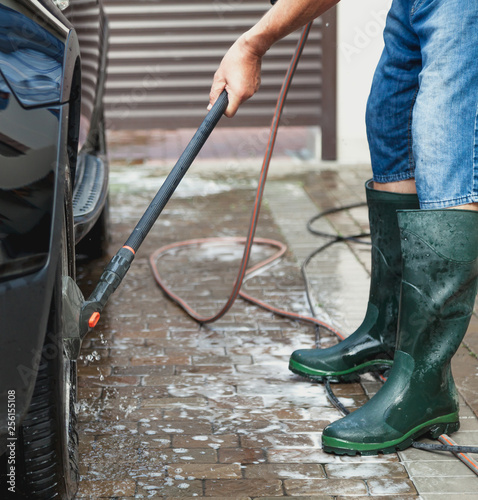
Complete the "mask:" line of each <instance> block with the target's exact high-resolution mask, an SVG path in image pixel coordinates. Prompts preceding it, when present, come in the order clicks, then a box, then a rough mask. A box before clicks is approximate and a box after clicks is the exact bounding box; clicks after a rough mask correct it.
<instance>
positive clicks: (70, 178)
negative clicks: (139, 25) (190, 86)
mask: <svg viewBox="0 0 478 500" xmlns="http://www.w3.org/2000/svg"><path fill="white" fill-rule="evenodd" d="M88 3H89V2H85V1H84V0H81V2H78V4H75V0H72V4H71V6H70V7H69V8H68V9H67V10H66V11H65V14H66V15H68V16H69V19H71V20H72V21H73V23H70V20H67V18H66V17H65V16H64V15H63V14H62V13H61V12H60V11H59V10H58V9H57V8H56V7H54V6H53V4H51V2H48V1H45V0H31V1H28V0H0V355H1V362H0V454H1V453H2V452H3V451H4V444H5V435H6V425H7V417H6V408H7V405H6V403H5V402H6V397H7V391H8V390H12V389H13V390H15V403H16V417H17V425H18V424H19V423H20V422H21V420H22V418H23V417H24V415H25V414H26V412H27V410H28V407H29V404H30V399H31V395H32V391H33V385H34V382H35V378H36V373H37V371H38V364H39V361H40V357H41V349H42V346H43V344H44V341H45V335H46V330H47V321H48V315H49V310H50V304H51V301H52V295H53V287H54V282H55V276H56V272H57V269H58V265H59V256H60V240H61V230H62V225H63V221H64V211H65V190H66V189H67V186H71V188H72V185H73V183H74V174H73V173H72V170H74V167H75V165H74V164H72V163H73V162H74V161H75V160H76V153H77V151H78V137H79V132H78V129H79V128H80V112H79V102H80V100H79V96H78V95H75V89H80V88H81V87H80V84H79V78H80V75H83V79H84V78H87V80H88V81H87V83H84V82H83V84H84V85H83V88H82V90H83V89H85V92H86V94H85V95H86V98H85V100H84V104H83V106H82V108H81V109H82V113H81V114H82V115H83V119H82V127H83V129H84V133H83V135H84V137H85V140H84V141H83V143H84V147H83V149H82V151H80V152H79V154H80V155H81V154H95V151H92V149H93V147H92V139H91V138H92V137H94V131H93V129H94V128H95V127H98V122H99V118H98V116H97V115H99V114H100V112H99V111H98V110H97V107H98V103H99V102H100V100H101V97H102V93H103V90H102V86H103V84H104V81H103V79H104V76H103V75H104V73H105V67H104V66H105V64H106V55H105V53H106V49H105V48H104V47H103V45H104V44H105V40H106V34H105V33H106V32H107V24H106V21H105V20H104V19H105V18H104V14H103V11H102V8H101V3H98V2H97V1H96V0H93V1H92V2H91V3H92V4H94V10H93V12H96V13H97V15H98V22H97V23H96V24H95V23H93V24H91V25H90V26H88V25H87V24H86V25H85V24H84V23H83V25H82V23H81V17H82V16H84V12H85V6H87V7H88V8H89V7H91V6H89V5H87V4H88ZM88 15H91V12H90V13H89V14H88ZM70 16H71V18H70ZM75 21H78V23H79V28H78V32H80V33H81V35H82V37H84V36H85V33H88V32H89V40H90V42H89V43H90V44H91V43H92V40H94V43H93V45H94V46H95V49H93V48H92V46H90V47H89V50H86V53H87V54H88V57H86V59H85V60H83V59H81V58H80V46H79V43H78V35H77V31H76V29H74V28H73V26H74V22H75ZM92 26H93V29H91V28H92ZM95 30H96V31H95ZM96 32H97V34H96V35H95V33H96ZM92 35H94V36H92ZM95 37H96V38H95ZM92 60H93V61H94V60H96V62H94V63H92ZM80 62H81V67H82V69H84V68H85V67H86V70H85V71H82V72H81V73H80V71H79V69H80ZM91 89H93V90H91ZM88 95H90V97H88ZM91 96H93V97H94V99H93V101H92V104H90V105H88V101H89V100H90V101H91ZM100 153H101V152H100ZM70 167H72V168H71V170H70ZM106 182H107V181H106ZM105 187H106V184H105V185H104V186H103V190H105ZM68 189H70V187H68ZM105 198H106V195H105V194H104V195H103V196H102V197H100V199H99V203H98V206H97V207H96V212H98V213H96V212H95V214H94V216H97V215H99V212H100V211H101V208H102V205H101V204H104V200H105ZM93 223H94V217H93V219H92V218H91V217H90V219H89V221H88V224H89V226H91V225H92V224H93ZM84 232H85V231H83V233H84Z"/></svg>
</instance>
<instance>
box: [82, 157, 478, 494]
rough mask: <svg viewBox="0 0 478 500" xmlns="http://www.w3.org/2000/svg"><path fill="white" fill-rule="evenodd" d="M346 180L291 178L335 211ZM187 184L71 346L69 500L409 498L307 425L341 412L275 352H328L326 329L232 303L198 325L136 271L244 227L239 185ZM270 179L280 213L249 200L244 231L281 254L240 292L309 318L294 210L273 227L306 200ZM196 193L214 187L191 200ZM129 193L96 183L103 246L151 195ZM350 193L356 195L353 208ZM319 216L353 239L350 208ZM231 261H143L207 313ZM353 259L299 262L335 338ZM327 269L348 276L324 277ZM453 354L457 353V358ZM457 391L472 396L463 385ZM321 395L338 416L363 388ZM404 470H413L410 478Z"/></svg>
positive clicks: (352, 280)
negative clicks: (257, 213) (75, 354)
mask: <svg viewBox="0 0 478 500" xmlns="http://www.w3.org/2000/svg"><path fill="white" fill-rule="evenodd" d="M131 168H135V167H134V166H131ZM113 170H114V167H113ZM148 175H149V174H148ZM360 175H362V174H360V172H359V173H358V174H357V175H355V176H354V175H352V176H349V177H347V176H346V175H345V174H344V177H343V178H340V176H338V175H337V173H336V172H331V173H330V172H329V173H328V172H322V173H318V174H312V173H311V174H307V175H306V176H305V177H303V178H302V180H303V181H305V183H306V184H305V189H306V190H307V192H308V194H309V196H310V197H311V198H308V200H309V202H310V199H312V200H314V203H315V206H316V207H318V208H321V207H330V206H337V205H338V204H340V203H341V200H342V199H343V196H348V197H349V198H351V199H352V198H354V194H353V193H355V191H354V190H355V188H356V185H359V184H360V183H359V181H358V178H359V177H360ZM116 178H117V177H116ZM148 178H149V177H148ZM151 179H153V180H154V177H153V175H152V174H151ZM194 179H195V181H196V184H197V185H195V184H194V183H190V184H189V186H190V187H189V194H188V195H187V196H185V195H179V196H175V197H173V198H172V200H171V201H170V203H169V204H168V207H167V208H166V209H165V211H164V213H163V215H162V216H161V218H160V219H159V220H158V222H157V224H156V225H155V227H154V228H153V231H152V232H151V234H150V235H149V236H148V238H147V239H146V240H145V243H144V245H143V247H142V248H141V249H140V251H139V252H138V254H137V257H136V259H135V261H134V262H133V264H132V266H131V270H130V272H129V273H128V275H127V277H126V278H125V280H124V283H123V284H122V285H121V286H120V288H119V289H118V290H117V292H116V293H115V294H114V295H113V296H112V298H111V300H110V302H109V303H108V305H107V307H106V308H105V310H104V311H103V314H102V317H101V320H100V323H99V324H98V326H97V327H96V329H95V330H94V331H93V332H91V333H90V334H89V335H88V337H87V339H86V341H85V343H84V348H83V350H82V357H81V359H80V363H79V403H78V409H79V430H80V443H81V444H80V446H81V456H80V471H81V481H80V490H79V493H78V498H81V499H85V498H91V499H93V498H95V499H97V498H110V499H117V500H121V499H126V498H128V499H131V498H159V499H163V500H175V499H184V498H189V499H192V498H197V497H206V498H208V499H209V500H219V499H221V500H224V499H229V498H230V499H242V500H246V499H247V500H271V499H272V498H278V497H294V498H295V499H296V500H337V499H345V498H347V499H349V500H350V499H353V498H357V499H358V498H366V497H372V498H374V499H375V500H378V499H380V498H387V499H394V500H399V499H403V500H410V499H412V498H417V490H416V488H415V485H414V483H413V477H412V478H411V479H410V476H409V473H408V471H407V469H406V468H405V466H404V464H402V463H400V461H399V457H398V456H397V455H396V454H392V455H386V456H378V457H359V456H358V457H347V456H344V457H339V456H335V455H330V454H327V453H325V452H323V451H322V449H321V447H320V439H321V432H322V430H323V429H324V427H325V426H326V425H328V424H329V423H330V422H332V421H334V420H337V419H338V418H340V417H341V415H340V413H339V412H338V411H337V410H336V409H335V408H334V407H333V406H332V405H331V403H330V402H329V400H328V398H327V395H326V392H325V390H324V387H323V385H322V384H317V383H311V382H310V381H308V380H305V379H302V378H301V377H298V376H297V375H294V374H292V373H291V372H289V370H288V359H289V356H290V354H291V352H292V351H293V350H294V349H298V348H313V347H315V346H317V345H321V346H323V347H325V346H328V345H333V344H335V343H336V342H337V340H336V339H335V338H334V337H333V336H331V334H330V333H329V332H326V331H319V332H316V331H315V329H314V327H312V326H310V325H309V324H306V323H301V322H298V321H293V320H288V319H285V318H283V317H278V316H274V315H272V313H270V312H269V311H264V310H262V309H258V308H257V307H255V306H252V305H251V304H250V303H247V302H245V301H242V300H238V301H237V302H236V303H235V304H234V306H233V307H232V309H231V310H230V311H229V312H228V314H227V315H226V316H225V317H223V318H222V319H221V320H219V321H218V322H216V323H213V324H207V325H198V324H197V323H196V322H195V321H193V320H192V319H191V318H189V317H188V316H187V315H186V314H185V313H184V312H183V311H182V309H180V308H179V307H178V306H177V305H176V304H174V303H172V302H171V301H169V300H168V299H167V298H166V297H165V296H164V294H163V293H162V292H161V291H160V290H159V289H158V287H157V285H156V283H155V281H154V279H153V277H152V274H151V269H150V265H149V263H148V258H149V255H150V254H151V253H152V252H153V251H154V250H156V249H157V248H159V247H160V246H162V245H167V244H171V243H174V242H177V241H179V240H186V239H188V240H189V239H193V238H204V237H217V236H243V235H244V234H245V231H246V228H247V225H248V223H249V218H250V206H251V203H252V201H253V198H254V189H253V187H252V186H251V184H247V185H244V184H243V185H241V186H239V185H236V184H235V181H234V182H233V181H230V182H229V184H228V183H225V182H222V183H221V182H217V181H214V180H212V181H211V180H208V181H207V183H206V180H205V179H202V178H199V177H198V178H197V179H196V178H194ZM344 179H347V180H346V181H345V180H344ZM360 181H361V180H360ZM274 182H278V183H279V184H280V186H279V187H281V186H282V187H281V189H282V188H284V192H286V193H287V192H288V193H289V194H290V193H292V194H290V196H288V198H283V199H282V202H281V203H277V206H278V210H279V211H282V213H283V214H285V215H280V214H279V215H280V217H279V215H277V214H276V213H275V212H274V210H273V209H274V207H273V206H272V204H269V203H266V204H264V206H263V208H262V213H261V219H260V221H259V225H258V235H259V236H262V237H267V238H275V239H277V240H280V241H284V239H285V237H286V236H287V234H289V233H287V231H288V230H287V231H286V229H287V227H290V231H291V233H290V234H292V236H289V238H292V239H293V245H291V247H293V249H291V250H289V251H288V252H287V254H286V255H285V256H284V258H283V259H282V261H281V262H280V264H278V265H276V266H273V267H270V268H268V269H267V270H265V271H264V272H263V274H261V275H259V276H255V277H254V278H251V279H250V280H248V281H247V283H246V285H245V286H244V289H245V290H246V291H247V292H248V293H251V294H252V295H254V296H256V297H258V298H259V299H261V300H264V301H267V302H270V303H271V304H273V305H274V306H275V307H280V308H284V309H286V310H292V311H295V312H303V313H306V314H310V311H309V310H308V306H307V301H306V297H305V292H304V284H303V279H302V276H301V273H300V269H299V265H298V259H299V257H300V255H299V254H300V253H301V252H302V253H303V252H305V251H306V249H307V245H309V243H308V240H307V237H306V236H304V235H303V234H302V232H303V231H305V230H304V228H303V226H304V224H305V221H306V215H305V214H302V213H300V215H299V217H298V218H299V223H297V221H294V224H292V225H291V226H286V225H284V224H283V223H281V222H280V220H279V219H281V218H285V216H286V215H287V211H290V210H291V208H290V207H289V204H290V206H291V207H299V206H300V203H299V204H296V200H295V199H294V196H295V194H294V193H302V195H303V196H307V195H306V191H305V190H304V187H303V186H302V185H300V183H298V182H297V180H296V179H294V180H290V179H283V180H281V181H274ZM279 184H278V185H279ZM206 185H207V186H209V187H208V188H207V189H209V188H210V187H211V186H212V187H214V189H213V190H212V192H210V193H209V192H207V190H206V191H205V192H206V193H207V195H206V196H203V195H204V192H201V191H202V190H203V189H206V188H205V186H206ZM142 186H143V187H142V188H141V189H138V188H137V187H135V186H134V183H133V184H131V185H130V186H126V187H125V186H124V185H113V186H112V191H111V220H112V243H111V246H110V250H111V252H112V253H113V252H114V251H116V249H117V248H120V247H121V246H122V244H123V243H124V241H125V239H126V238H127V236H128V234H129V231H130V230H131V229H132V227H133V225H134V224H135V223H136V221H137V219H138V218H139V217H140V216H141V215H142V210H143V209H144V205H145V204H146V202H147V200H148V199H149V195H154V192H153V191H151V190H150V189H149V190H148V189H146V191H147V192H146V193H145V189H144V185H142ZM191 186H192V188H191ZM324 186H325V188H324ZM281 192H282V191H281ZM146 195H147V196H146ZM362 199H363V194H362V193H361V194H360V195H356V196H355V198H354V201H360V200H362ZM279 201H280V200H279ZM289 202H290V203H289ZM295 209H296V210H299V208H294V210H295ZM296 218H297V217H296ZM281 220H282V219H281ZM330 223H331V225H332V226H331V227H333V228H335V230H336V231H341V232H347V231H349V232H350V231H352V230H356V229H358V230H366V213H365V214H364V211H363V210H357V211H355V212H354V213H353V214H350V213H348V214H347V213H345V214H340V215H337V216H335V217H334V218H333V220H332V219H331V221H330ZM281 224H282V225H281ZM299 226H300V227H299ZM306 240H307V241H306ZM314 244H315V243H314ZM317 245H318V243H317ZM296 250H297V252H296ZM241 253H242V250H241V249H240V248H239V247H238V246H237V245H232V246H231V245H230V244H227V245H223V246H222V247H221V246H218V245H217V244H214V245H213V246H212V247H210V246H207V245H199V246H194V247H191V246H188V247H185V248H182V247H181V248H179V249H176V250H174V251H172V252H169V253H168V254H167V255H165V256H164V257H162V258H161V259H159V262H158V268H159V269H160V272H161V274H162V275H163V278H164V279H165V280H166V281H167V282H168V284H169V285H170V286H171V287H172V289H173V291H174V292H175V293H178V294H180V295H181V296H182V297H184V299H185V300H187V301H188V303H190V304H191V305H192V307H194V308H197V309H198V310H199V311H200V312H201V313H202V314H213V313H215V312H216V311H217V310H218V309H219V308H220V307H221V306H222V304H223V303H224V301H225V300H226V298H227V296H228V293H229V291H230V289H231V287H232V283H233V281H234V279H235V271H236V268H237V265H238V262H239V259H240V256H241ZM268 254H270V250H269V249H268V248H264V247H260V248H256V249H254V251H253V253H252V260H253V261H254V262H255V261H258V260H259V259H261V258H263V257H264V256H265V255H268ZM369 255H370V254H369V249H355V248H351V247H350V246H347V245H343V248H341V249H340V251H337V252H336V255H332V257H331V256H330V255H329V256H328V258H330V259H331V260H330V262H332V264H330V263H329V261H326V262H322V261H321V262H319V264H317V265H316V266H315V268H314V269H316V271H314V273H316V274H314V276H315V277H316V278H314V279H315V281H313V280H312V281H313V286H314V287H317V289H320V293H321V292H322V291H323V290H324V289H325V290H326V292H327V293H325V294H324V296H322V295H321V296H320V298H324V300H325V302H326V303H327V304H328V305H330V309H328V310H326V311H325V312H326V313H327V314H328V317H329V318H331V319H332V320H333V321H334V322H335V324H336V325H340V326H342V325H343V327H344V331H346V332H347V333H350V331H353V326H354V323H353V322H354V321H355V322H356V321H357V318H358V316H359V315H360V314H362V313H363V303H362V302H363V301H366V297H367V293H368V283H367V281H366V279H365V280H363V276H367V270H368V266H369V263H368V260H369ZM334 259H335V260H334ZM299 260H300V259H299ZM106 263H107V259H102V260H100V261H95V262H91V263H89V264H84V265H82V266H80V267H79V269H78V272H79V276H80V282H81V286H82V289H83V291H84V293H85V294H87V291H88V290H90V289H91V288H92V286H93V285H94V283H95V281H96V280H97V278H98V276H99V274H100V273H101V270H102V268H103V267H104V265H106ZM340 266H342V267H340ZM355 266H359V270H358V271H356V267H355ZM341 272H345V273H346V274H347V275H348V276H349V281H347V280H343V281H342V282H340V279H339V280H338V279H337V276H339V275H340V273H341ZM317 276H319V277H320V279H318V278H317ZM346 281H347V282H346ZM362 281H364V282H363V283H362ZM354 287H355V288H354ZM314 289H315V288H314ZM344 289H345V291H346V292H347V293H349V292H350V290H352V289H354V290H355V293H356V295H357V297H358V298H357V303H355V302H354V304H355V305H354V307H352V306H351V307H350V308H348V309H347V311H346V312H350V318H351V319H350V318H346V316H347V314H345V313H344V310H342V309H343V300H342V298H341V295H342V293H345V292H344ZM349 289H350V290H349ZM320 293H319V295H320ZM359 299H360V300H359ZM361 301H362V302H361ZM477 324H478V322H476V321H475V322H474V323H473V325H475V326H476V325H477ZM470 345H472V341H470ZM473 345H474V344H473ZM461 352H462V356H463V358H464V357H465V355H466V352H469V350H468V351H466V352H465V351H461ZM462 379H463V380H465V374H464V373H463V377H462ZM364 387H365V389H366V390H367V392H366V391H365V390H364ZM466 388H467V390H468V395H469V399H470V401H472V402H474V401H475V399H474V396H473V391H474V388H475V385H474V381H473V380H472V379H471V377H468V379H467V380H466ZM333 389H334V392H335V394H336V395H337V397H339V398H340V400H341V401H342V403H343V404H345V406H346V407H348V408H350V409H351V410H354V409H356V408H358V407H359V406H361V405H362V404H363V403H364V402H365V401H366V400H367V398H368V396H367V394H370V393H373V391H374V390H376V389H377V382H376V381H375V380H374V379H372V378H367V379H364V383H363V384H359V383H351V384H333ZM475 394H476V393H475ZM468 418H469V420H470V422H468V420H467V421H466V428H467V429H468V431H473V430H475V427H474V420H473V422H471V420H472V419H473V418H474V416H473V413H472V412H471V410H470V415H468ZM416 453H422V452H418V451H416ZM413 457H415V456H413ZM427 457H428V455H425V456H424V458H423V459H424V460H425V459H426V458H427ZM413 460H415V458H413ZM453 463H454V464H455V467H459V465H458V466H457V465H456V463H455V462H453ZM413 470H414V471H415V472H416V473H417V474H419V471H420V470H421V469H420V468H419V467H417V466H415V468H414V469H413ZM417 471H418V472H417ZM420 481H422V482H423V478H422V479H420ZM428 487H429V483H427V488H428ZM463 491H464V490H463Z"/></svg>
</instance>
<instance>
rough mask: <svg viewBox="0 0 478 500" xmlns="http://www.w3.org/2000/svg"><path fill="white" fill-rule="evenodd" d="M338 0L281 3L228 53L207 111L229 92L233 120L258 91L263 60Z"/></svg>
mask: <svg viewBox="0 0 478 500" xmlns="http://www.w3.org/2000/svg"><path fill="white" fill-rule="evenodd" d="M338 1H339V0H293V1H292V0H291V1H285V0H279V1H278V2H277V3H276V4H275V5H274V6H273V7H272V8H271V9H269V10H268V11H267V13H266V14H265V15H264V16H263V17H262V19H261V20H260V21H259V22H258V23H256V24H255V25H254V26H253V27H252V28H251V29H250V30H249V31H247V32H246V33H244V34H243V35H242V36H240V37H239V38H238V39H237V41H236V42H235V43H234V45H233V46H232V47H231V48H230V49H229V50H228V52H227V53H226V55H225V56H224V59H223V60H222V62H221V64H220V66H219V69H218V70H217V71H216V74H215V75H214V81H213V84H212V87H211V93H210V94H209V106H208V109H210V108H211V107H212V105H213V104H214V103H215V102H216V99H217V98H218V97H219V95H220V93H221V92H222V91H223V90H224V89H226V90H227V93H228V96H229V105H228V106H227V109H226V112H225V115H226V116H229V117H231V116H234V115H235V114H236V111H237V108H238V107H239V106H240V105H241V104H242V103H243V102H244V101H246V100H247V99H249V97H251V96H253V95H254V94H255V93H256V92H257V90H258V89H259V85H260V83H261V63H262V57H263V56H264V54H265V53H266V52H267V50H269V48H270V47H271V46H272V45H273V44H274V43H275V42H277V41H278V40H280V39H281V38H284V37H285V36H287V35H288V34H290V33H292V32H293V31H295V30H296V29H298V28H300V27H301V26H305V25H306V24H307V23H309V22H310V21H312V20H313V19H315V18H316V17H318V16H320V15H321V14H323V13H324V12H325V11H326V10H327V9H329V8H330V7H332V6H333V5H335V4H336V3H337V2H338Z"/></svg>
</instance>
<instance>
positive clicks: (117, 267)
mask: <svg viewBox="0 0 478 500" xmlns="http://www.w3.org/2000/svg"><path fill="white" fill-rule="evenodd" d="M227 105H228V96H227V92H226V91H225V90H224V91H223V92H222V93H221V95H220V96H219V98H218V99H217V101H216V102H215V103H214V106H213V107H212V108H211V110H210V111H209V113H208V114H207V115H206V117H205V118H204V121H203V122H202V123H201V125H200V126H199V128H198V129H197V131H196V133H195V134H194V136H193V138H192V139H191V141H190V142H189V144H188V145H187V146H186V149H185V150H184V151H183V153H182V155H181V156H180V157H179V159H178V161H177V162H176V165H175V166H174V167H173V169H172V170H171V172H170V173H169V175H168V176H167V178H166V180H165V181H164V183H163V185H162V186H161V187H160V188H159V191H158V192H157V194H156V196H155V197H154V199H153V201H152V202H151V204H150V205H149V207H148V208H147V209H146V211H145V213H144V214H143V216H142V217H141V219H140V220H139V222H138V224H137V225H136V227H135V228H134V230H133V232H132V233H131V235H130V236H129V238H128V239H127V240H126V242H125V244H124V245H123V247H122V248H121V249H120V250H119V251H118V252H117V253H116V255H115V256H114V257H113V258H112V259H111V261H110V263H109V264H108V265H107V266H106V268H105V270H104V271H103V274H102V275H101V278H100V281H99V283H98V284H97V285H96V288H95V289H94V291H93V293H92V294H91V295H90V296H89V298H88V300H86V301H84V302H83V304H82V305H81V311H80V317H79V327H80V338H81V340H83V339H84V338H85V336H86V334H87V333H88V332H89V331H90V330H91V329H93V328H94V327H95V326H96V324H97V323H98V320H99V319H100V314H101V311H102V310H103V308H104V307H105V305H106V302H107V301H108V299H109V298H110V297H111V295H112V294H113V293H114V292H115V290H116V289H117V288H118V286H119V285H120V283H121V282H122V280H123V278H124V277H125V275H126V273H127V272H128V270H129V268H130V266H131V263H132V262H133V260H134V257H135V254H136V252H137V250H138V248H139V247H140V246H141V243H143V241H144V239H145V238H146V236H147V234H148V233H149V231H150V230H151V228H152V227H153V225H154V223H155V222H156V219H157V218H158V217H159V215H160V214H161V212H162V211H163V208H164V207H165V206H166V204H167V202H168V201H169V199H170V198H171V196H172V194H173V193H174V191H175V190H176V188H177V187H178V185H179V183H180V182H181V180H182V178H183V177H184V175H185V174H186V172H187V171H188V169H189V167H190V166H191V164H192V162H193V161H194V159H195V158H196V156H197V155H198V153H199V151H201V148H202V147H203V146H204V143H205V142H206V141H207V139H208V137H209V135H210V134H211V132H212V131H213V130H214V128H215V126H216V125H217V123H218V122H219V120H220V119H221V117H222V115H223V114H224V111H226V108H227Z"/></svg>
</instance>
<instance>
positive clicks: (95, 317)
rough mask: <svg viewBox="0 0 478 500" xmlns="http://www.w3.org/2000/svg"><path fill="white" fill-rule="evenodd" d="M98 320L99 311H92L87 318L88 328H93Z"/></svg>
mask: <svg viewBox="0 0 478 500" xmlns="http://www.w3.org/2000/svg"><path fill="white" fill-rule="evenodd" d="M99 320H100V313H99V312H94V313H93V314H92V315H91V316H90V319H89V320H88V326H89V327H90V328H94V327H95V326H96V324H97V323H98V321H99Z"/></svg>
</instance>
